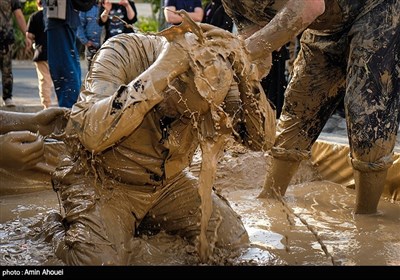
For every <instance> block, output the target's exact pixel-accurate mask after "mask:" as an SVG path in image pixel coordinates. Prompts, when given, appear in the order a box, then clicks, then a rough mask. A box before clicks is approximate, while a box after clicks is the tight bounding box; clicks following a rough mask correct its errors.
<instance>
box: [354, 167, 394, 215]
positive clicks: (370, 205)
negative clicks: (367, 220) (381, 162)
mask: <svg viewBox="0 0 400 280" xmlns="http://www.w3.org/2000/svg"><path fill="white" fill-rule="evenodd" d="M353 172H354V180H355V183H356V195H357V197H356V209H355V213H356V214H373V213H375V212H376V211H377V208H378V203H379V199H380V197H381V194H382V191H383V187H384V184H385V179H386V175H387V170H384V171H378V172H362V171H358V170H354V171H353Z"/></svg>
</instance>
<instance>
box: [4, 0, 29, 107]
mask: <svg viewBox="0 0 400 280" xmlns="http://www.w3.org/2000/svg"><path fill="white" fill-rule="evenodd" d="M13 15H14V16H15V19H16V21H17V24H18V27H19V29H20V30H21V31H22V32H23V33H25V31H26V22H25V18H24V14H23V13H22V10H21V3H20V2H19V0H1V1H0V68H1V75H2V78H1V79H2V86H3V101H4V105H5V106H7V107H14V106H15V103H14V101H13V100H12V90H13V73H12V49H13V48H12V45H13V44H14V41H15V37H14V28H13ZM31 44H32V43H31V41H30V40H29V39H26V40H25V47H26V49H29V48H30V47H31Z"/></svg>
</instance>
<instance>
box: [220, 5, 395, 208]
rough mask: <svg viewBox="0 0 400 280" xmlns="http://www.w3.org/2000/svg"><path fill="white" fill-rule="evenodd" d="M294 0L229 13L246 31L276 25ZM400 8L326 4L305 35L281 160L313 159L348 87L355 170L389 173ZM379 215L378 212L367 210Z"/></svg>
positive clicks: (281, 133) (283, 125)
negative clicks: (274, 15) (278, 15)
mask: <svg viewBox="0 0 400 280" xmlns="http://www.w3.org/2000/svg"><path fill="white" fill-rule="evenodd" d="M259 2H262V3H259ZM286 2H287V1H251V0H249V1H246V0H243V1H238V0H236V1H235V0H233V1H223V3H224V6H225V8H226V10H227V13H228V14H229V15H231V16H232V17H233V18H234V20H235V21H236V23H237V24H238V26H239V28H242V29H244V30H245V29H246V28H247V29H250V28H251V26H262V25H263V24H265V21H268V22H269V20H270V18H271V15H270V13H271V11H272V12H273V11H279V8H280V7H278V6H277V4H279V5H283V4H284V3H286ZM259 5H262V6H259ZM268 5H270V7H269V8H267V7H266V6H268ZM259 7H261V9H260V8H259ZM262 7H264V8H262ZM399 9H400V2H399V1H395V0H389V1H379V0H378V1H375V0H367V1H344V0H326V1H325V12H324V13H323V14H322V15H321V16H319V17H318V18H317V19H316V20H315V21H314V22H313V23H312V24H311V25H309V27H308V28H307V29H306V30H305V31H304V32H303V35H302V39H301V50H300V53H299V56H298V58H297V60H296V61H295V64H294V75H293V78H292V79H291V81H290V84H289V85H288V88H287V91H286V93H285V104H284V107H283V111H282V115H281V118H280V120H279V123H278V127H277V130H278V134H277V138H276V141H275V145H274V148H273V150H272V152H273V154H274V157H279V158H280V159H285V160H297V161H298V160H301V159H305V158H307V157H308V156H309V153H308V151H309V150H310V149H311V146H312V144H313V143H314V142H315V140H316V139H317V138H318V136H319V134H320V132H321V130H322V128H323V127H324V125H325V123H326V121H327V120H328V118H329V116H330V115H331V114H332V112H333V111H334V110H335V108H336V106H337V104H338V102H339V100H340V99H341V97H342V96H341V92H343V91H341V90H339V88H341V87H342V88H343V87H344V88H345V99H344V102H345V111H346V122H347V127H348V137H349V142H350V150H351V153H350V157H351V159H352V163H353V167H354V169H355V170H356V171H361V172H371V171H374V172H375V171H376V172H385V170H387V168H388V167H389V166H390V165H391V164H392V159H391V157H392V152H393V148H394V145H395V138H396V135H397V131H398V128H399V122H400V94H399V92H400V89H399V80H400V79H399V77H400V66H399V65H400V64H399V60H400V57H399V56H400V54H399V53H400V52H399V49H400V42H399V41H400V15H399V13H398V11H399ZM261 11H264V13H261V14H260V12H261ZM289 12H290V7H289ZM293 12H295V11H293ZM283 23H285V22H282V26H284V24H283ZM285 24H286V23H285ZM292 24H294V26H295V25H296V23H292ZM277 26H279V23H277ZM272 28H274V27H271V29H272ZM286 28H287V27H286ZM287 29H289V28H287ZM239 30H240V29H239ZM276 30H278V28H276ZM299 31H300V30H299ZM273 36H274V35H273ZM273 38H274V39H275V37H273ZM260 48H264V49H265V51H266V52H268V51H269V50H268V48H267V47H262V46H261V47H260ZM382 178H383V180H384V174H383V175H382V176H381V179H382ZM365 181H368V180H364V183H362V180H361V181H360V183H359V185H360V186H359V187H360V188H361V187H363V185H364V186H365V185H368V183H366V182H365ZM376 181H379V180H378V179H376ZM371 184H372V183H371ZM378 184H379V183H378ZM378 184H376V185H378ZM366 188H367V187H366ZM377 192H379V190H378V191H377ZM283 193H284V192H283ZM376 203H377V201H376ZM372 204H373V203H372ZM373 211H374V210H373V207H371V208H370V209H369V210H367V211H366V212H373ZM356 212H357V210H356ZM361 212H363V211H362V210H361Z"/></svg>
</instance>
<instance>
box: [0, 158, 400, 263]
mask: <svg viewBox="0 0 400 280" xmlns="http://www.w3.org/2000/svg"><path fill="white" fill-rule="evenodd" d="M265 166H266V157H265V155H262V154H260V153H252V152H250V153H243V154H241V153H229V152H228V153H225V154H224V156H223V158H222V159H221V160H220V165H219V167H218V172H217V178H216V182H215V183H216V184H215V185H216V190H217V191H218V192H220V193H221V194H223V195H224V196H225V197H226V198H227V199H228V200H229V202H230V204H231V206H232V208H233V209H234V210H235V211H236V212H237V213H238V214H240V215H241V217H242V220H243V222H244V224H245V226H246V229H247V231H248V233H249V236H250V241H251V244H250V246H249V247H247V248H244V249H242V250H240V251H237V252H223V251H218V250H217V251H215V252H214V255H213V256H212V258H211V260H210V264H214V265H215V264H216V265H400V236H399V234H398V229H399V224H400V205H399V204H398V203H392V202H389V201H388V200H385V199H383V198H381V201H380V203H379V206H378V209H379V213H377V214H375V215H353V212H352V211H353V205H354V201H355V192H354V190H352V189H347V188H345V187H343V186H341V185H339V184H335V183H331V182H327V181H318V180H316V178H315V176H314V174H313V171H312V170H308V169H307V168H304V167H303V169H302V170H301V172H299V173H300V174H301V176H302V177H303V178H302V180H301V181H304V176H305V177H308V178H307V182H302V183H296V182H295V183H294V184H292V185H291V186H290V187H289V189H288V191H287V195H286V197H285V198H284V200H283V201H277V200H270V199H256V197H257V195H258V193H259V191H260V189H261V186H262V183H263V178H264V177H263V172H265V171H264V170H265ZM198 170H199V164H195V165H194V166H193V172H194V173H196V172H197V171H198ZM0 203H1V206H0V207H1V208H0V265H63V263H62V261H60V260H59V259H58V258H57V257H55V255H54V254H53V252H52V248H51V246H50V244H48V243H47V242H45V241H44V240H43V239H41V238H40V233H41V230H42V229H41V225H42V221H43V219H44V218H45V217H46V216H47V215H48V213H50V212H53V211H59V206H58V200H57V196H56V194H55V193H54V192H53V191H52V190H45V191H38V192H34V193H28V194H20V195H5V196H1V197H0ZM38 236H39V238H38ZM138 249H139V250H138V255H137V258H136V259H135V262H134V263H132V265H198V264H200V262H199V259H198V255H197V252H196V247H195V246H192V245H189V244H188V243H187V242H186V241H184V240H183V239H181V238H179V237H177V236H171V235H167V234H165V233H159V234H157V235H155V236H148V237H143V238H141V239H140V241H139V242H138Z"/></svg>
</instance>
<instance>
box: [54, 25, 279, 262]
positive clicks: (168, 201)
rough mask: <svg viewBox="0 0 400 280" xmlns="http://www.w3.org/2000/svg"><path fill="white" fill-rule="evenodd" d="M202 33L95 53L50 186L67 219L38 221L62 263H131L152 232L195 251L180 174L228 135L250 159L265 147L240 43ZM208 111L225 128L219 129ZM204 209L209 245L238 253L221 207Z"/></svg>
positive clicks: (228, 215)
mask: <svg viewBox="0 0 400 280" xmlns="http://www.w3.org/2000/svg"><path fill="white" fill-rule="evenodd" d="M201 26H202V30H201V32H199V33H197V34H195V33H194V32H186V30H185V28H187V27H188V26H187V25H185V24H183V25H182V26H178V27H174V28H181V29H183V32H177V33H176V34H177V35H176V34H175V31H176V30H175V31H174V32H172V33H169V32H170V31H166V33H164V34H163V35H164V36H154V35H142V34H123V35H120V36H116V37H114V38H112V39H110V40H108V41H107V42H106V43H105V44H104V45H103V46H102V48H101V49H100V50H99V52H98V53H97V54H96V56H95V58H94V62H93V66H92V68H91V69H90V71H89V73H88V76H87V78H86V80H85V82H84V90H83V91H82V92H81V94H80V99H79V100H78V102H77V103H76V104H75V105H74V106H73V108H72V111H71V117H70V121H69V123H68V125H67V128H66V131H67V132H66V134H67V138H66V140H65V143H66V145H67V148H68V151H69V156H68V157H67V158H65V160H64V161H63V162H62V164H60V166H59V167H58V168H57V170H56V172H55V173H54V175H53V178H52V181H53V186H54V189H55V190H56V191H57V193H58V195H59V197H60V200H61V203H62V209H63V210H64V211H63V212H64V213H63V216H62V217H61V216H58V215H56V216H54V215H52V216H50V217H49V218H48V219H47V226H48V230H47V233H48V236H49V239H50V238H51V240H52V242H53V245H54V246H55V251H56V255H57V256H58V257H59V258H61V259H62V260H63V261H64V262H65V263H67V264H70V265H71V264H72V265H80V264H89V265H99V264H101V265H109V264H117V265H125V264H132V263H134V258H135V235H136V234H138V233H141V232H144V231H149V230H150V231H155V232H157V231H159V230H164V231H166V232H167V233H170V234H178V235H180V236H182V237H183V238H185V239H187V240H188V241H189V242H192V243H193V242H195V241H196V238H197V237H198V235H199V231H200V225H199V221H200V217H201V210H200V197H199V193H198V189H197V188H198V184H199V181H198V178H197V177H195V176H193V174H191V173H190V172H189V171H188V168H187V167H188V166H189V165H190V164H191V161H192V156H193V155H194V153H195V152H196V149H197V148H198V146H199V143H200V141H202V139H203V138H204V137H208V136H209V135H216V134H218V133H229V134H232V135H233V136H234V137H235V139H236V140H237V141H239V142H241V143H243V144H244V145H246V146H247V147H249V148H250V149H253V150H266V149H269V148H270V147H271V146H272V144H273V139H274V136H275V117H274V116H275V113H274V111H273V109H272V108H271V107H270V105H269V103H268V101H267V100H266V97H265V94H264V92H263V91H262V88H261V87H260V84H259V82H258V81H259V74H258V73H257V69H255V68H254V67H253V66H252V65H251V64H249V63H248V59H247V53H246V51H245V48H244V47H243V41H241V40H240V39H238V38H237V37H235V36H233V35H232V34H230V33H228V32H226V31H223V30H220V29H217V28H214V27H211V26H209V25H201ZM181 31H182V30H181ZM210 108H214V109H215V111H213V112H211V111H212V110H210ZM215 112H217V113H218V114H220V115H224V116H226V118H227V119H229V122H226V123H227V124H229V125H225V126H224V127H222V128H219V127H218V125H217V126H216V125H215V124H216V123H215V115H213V114H214V113H215ZM218 129H221V130H218ZM216 131H217V132H218V131H219V132H218V133H217V132H216ZM212 206H213V211H212V215H211V218H210V220H209V223H208V227H207V236H209V237H212V238H213V240H215V237H216V240H215V246H217V247H227V248H229V247H236V246H238V245H242V244H246V243H247V242H248V235H247V233H246V230H245V228H244V226H243V224H242V222H241V220H240V218H239V216H238V215H237V214H236V213H235V212H234V211H233V210H232V208H231V207H230V206H229V203H228V202H227V201H226V200H225V199H224V198H222V197H221V196H219V195H217V194H215V193H213V194H212ZM136 251H137V250H136Z"/></svg>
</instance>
